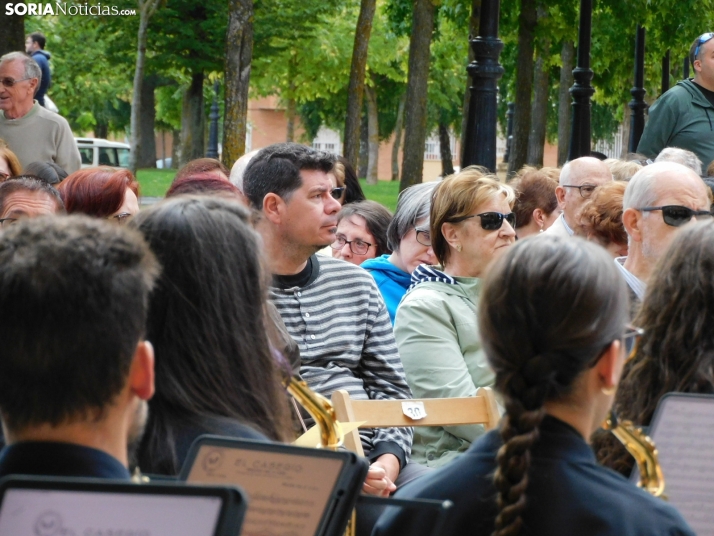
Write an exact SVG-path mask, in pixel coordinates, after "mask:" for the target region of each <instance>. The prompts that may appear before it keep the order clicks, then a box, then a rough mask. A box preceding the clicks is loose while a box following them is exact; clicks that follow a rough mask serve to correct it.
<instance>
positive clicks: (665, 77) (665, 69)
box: [660, 49, 670, 95]
mask: <svg viewBox="0 0 714 536" xmlns="http://www.w3.org/2000/svg"><path fill="white" fill-rule="evenodd" d="M669 52H670V51H669V49H667V53H666V54H665V55H664V57H663V58H662V92H661V93H660V95H664V94H665V93H667V91H669V57H670V53H669Z"/></svg>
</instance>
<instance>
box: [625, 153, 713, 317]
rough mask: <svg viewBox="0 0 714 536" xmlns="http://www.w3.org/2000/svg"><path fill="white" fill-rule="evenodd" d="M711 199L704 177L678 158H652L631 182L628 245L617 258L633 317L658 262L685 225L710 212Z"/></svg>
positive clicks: (627, 205)
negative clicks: (679, 162) (653, 161)
mask: <svg viewBox="0 0 714 536" xmlns="http://www.w3.org/2000/svg"><path fill="white" fill-rule="evenodd" d="M711 199H712V198H711V192H710V191H709V188H707V186H706V184H704V181H702V179H701V177H699V176H698V175H697V174H696V173H695V172H694V171H692V170H691V169H689V168H687V167H685V166H683V165H682V164H677V163H675V162H657V163H656V164H650V165H649V166H646V167H644V168H642V169H641V170H640V171H638V172H637V173H635V176H634V177H632V179H631V180H630V182H629V183H627V188H626V189H625V195H624V197H623V200H622V205H623V213H622V223H623V225H624V226H625V231H627V236H628V251H627V257H618V258H616V259H615V263H616V264H617V266H618V268H619V269H620V272H621V273H622V275H623V277H624V278H625V281H627V285H628V288H629V292H630V305H631V314H632V316H633V317H634V314H635V313H636V311H637V308H638V307H639V304H640V303H641V301H642V299H643V298H644V295H645V288H646V286H647V280H648V279H649V277H650V274H651V273H652V269H653V268H654V265H655V263H656V262H657V261H658V260H659V258H660V257H661V256H662V254H663V253H664V251H665V250H666V249H667V247H668V246H669V244H670V243H671V242H672V239H673V238H674V235H675V234H676V233H677V231H678V230H679V229H680V228H681V227H682V226H684V225H687V224H688V223H689V222H690V221H692V220H696V219H701V218H710V217H711V212H710V210H711Z"/></svg>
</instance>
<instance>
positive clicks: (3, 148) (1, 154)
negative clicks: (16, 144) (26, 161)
mask: <svg viewBox="0 0 714 536" xmlns="http://www.w3.org/2000/svg"><path fill="white" fill-rule="evenodd" d="M20 173H22V166H21V165H20V161H19V160H18V159H17V156H15V153H13V152H12V151H11V150H10V148H9V147H8V146H7V145H5V142H3V141H2V140H0V182H3V181H6V180H7V179H9V178H10V177H16V176H18V175H20Z"/></svg>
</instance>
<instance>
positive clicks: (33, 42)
mask: <svg viewBox="0 0 714 536" xmlns="http://www.w3.org/2000/svg"><path fill="white" fill-rule="evenodd" d="M46 42H47V39H45V36H44V35H43V34H41V33H40V32H32V33H31V34H30V35H28V36H27V39H25V52H27V53H28V54H29V55H30V56H32V59H33V60H35V61H36V62H37V65H39V66H40V70H41V71H42V80H41V81H40V88H39V89H38V90H37V93H35V99H36V100H37V102H39V103H40V106H44V107H45V108H47V106H45V94H46V93H47V90H48V89H49V88H50V83H51V81H52V75H51V74H50V53H49V52H45V43H46Z"/></svg>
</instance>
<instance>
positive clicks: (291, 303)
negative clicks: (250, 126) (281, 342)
mask: <svg viewBox="0 0 714 536" xmlns="http://www.w3.org/2000/svg"><path fill="white" fill-rule="evenodd" d="M334 162H335V159H334V157H333V156H332V155H329V154H326V153H320V152H317V151H315V150H313V149H311V148H309V147H305V146H303V145H298V144H295V143H281V144H276V145H271V146H270V147H266V148H265V149H263V150H261V151H260V152H259V153H258V154H257V155H256V156H255V157H254V158H253V160H252V161H251V162H250V164H249V165H248V168H247V169H246V171H245V175H244V179H243V181H244V182H243V191H244V193H245V195H246V197H247V198H248V199H249V200H250V203H251V205H252V206H253V208H255V209H257V210H259V211H261V213H262V218H261V220H260V221H259V222H258V224H257V229H258V231H259V232H260V233H261V235H262V237H263V240H264V242H265V250H266V257H267V259H268V263H269V266H270V269H271V271H272V273H273V285H272V287H271V289H270V294H271V299H272V301H273V303H275V305H276V307H277V308H278V310H279V311H280V315H281V316H282V319H283V321H284V322H285V325H286V326H287V329H288V331H289V332H290V335H291V336H292V337H293V339H295V341H296V342H297V343H298V345H299V347H300V355H301V359H302V366H301V368H300V372H301V375H302V377H303V378H304V379H305V380H306V381H307V383H308V385H309V386H310V387H311V388H312V389H313V390H314V391H316V392H318V393H320V394H322V395H324V396H327V397H329V396H330V395H331V394H332V392H333V391H335V390H337V389H346V390H347V391H349V393H350V396H351V397H353V398H356V399H368V398H369V399H379V398H383V399H384V398H387V399H389V398H411V392H410V390H409V386H408V385H407V383H406V380H405V377H404V369H403V368H402V362H401V360H400V358H399V353H398V351H397V346H396V343H395V341H394V334H393V333H392V326H391V323H390V321H389V314H388V312H387V309H386V307H385V304H384V301H383V299H382V297H381V295H380V293H379V290H378V289H377V286H376V285H375V283H374V280H373V279H372V277H371V276H370V275H369V274H368V273H367V272H366V271H364V270H363V269H361V268H359V267H358V266H355V265H353V264H350V263H347V262H344V261H341V260H338V259H333V258H330V257H323V256H317V255H315V253H316V252H317V251H318V250H320V249H322V248H324V247H325V246H327V245H329V244H331V243H332V242H333V241H334V235H335V230H336V226H337V213H338V212H339V210H340V204H339V203H338V202H337V199H338V198H339V197H340V193H341V192H340V191H335V190H336V189H335V188H334V187H333V183H332V179H331V176H330V175H331V173H332V168H333V165H334ZM360 436H361V439H362V446H363V447H364V451H365V454H366V455H367V457H368V458H369V459H370V460H371V470H370V472H369V474H368V476H367V480H366V481H365V486H364V491H365V492H366V493H370V494H373V495H380V496H386V495H389V493H391V492H393V491H394V490H395V489H396V487H397V486H399V485H401V484H403V483H406V481H408V480H411V479H412V478H414V477H415V476H416V474H417V473H420V472H421V471H420V470H419V467H421V466H418V465H417V464H407V460H408V457H409V453H410V450H411V442H412V429H411V428H389V429H374V430H369V429H368V430H362V431H360Z"/></svg>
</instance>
